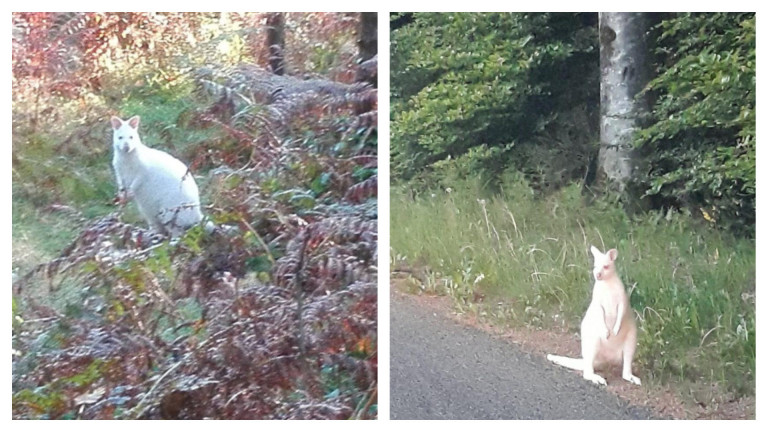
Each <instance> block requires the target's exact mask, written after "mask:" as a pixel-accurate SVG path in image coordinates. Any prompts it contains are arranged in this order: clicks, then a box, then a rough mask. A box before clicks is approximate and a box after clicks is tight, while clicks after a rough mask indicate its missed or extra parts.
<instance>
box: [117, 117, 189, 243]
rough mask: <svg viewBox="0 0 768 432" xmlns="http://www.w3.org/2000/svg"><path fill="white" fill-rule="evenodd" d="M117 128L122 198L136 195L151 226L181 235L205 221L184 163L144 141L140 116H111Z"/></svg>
mask: <svg viewBox="0 0 768 432" xmlns="http://www.w3.org/2000/svg"><path fill="white" fill-rule="evenodd" d="M111 123H112V129H114V131H113V132H114V133H113V138H112V145H113V148H114V156H113V158H112V166H113V168H114V169H115V175H116V177H117V187H118V198H119V199H120V200H121V201H125V200H126V199H128V198H133V199H134V200H135V201H136V205H137V206H138V208H139V212H140V213H141V215H142V216H143V217H144V219H146V221H147V222H148V223H149V225H150V228H152V229H153V230H155V231H157V232H160V233H162V234H167V235H170V236H171V237H177V236H179V235H181V234H182V233H183V232H184V231H185V230H186V229H188V228H190V227H191V226H193V225H195V224H197V223H199V222H200V220H202V218H203V214H202V213H201V212H200V194H199V192H198V189H197V184H196V183H195V179H194V178H193V177H192V173H191V172H190V171H189V168H187V166H186V165H184V163H182V162H181V161H180V160H178V159H176V158H175V157H173V156H171V155H169V154H168V153H165V152H163V151H160V150H156V149H153V148H149V147H147V146H145V145H144V144H142V142H141V139H140V138H139V131H138V128H139V116H135V117H131V119H129V120H128V121H123V120H121V119H119V118H117V117H112V119H111Z"/></svg>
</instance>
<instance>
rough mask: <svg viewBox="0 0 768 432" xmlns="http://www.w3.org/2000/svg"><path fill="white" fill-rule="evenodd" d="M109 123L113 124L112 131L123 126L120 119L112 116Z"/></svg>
mask: <svg viewBox="0 0 768 432" xmlns="http://www.w3.org/2000/svg"><path fill="white" fill-rule="evenodd" d="M109 122H110V123H112V129H120V126H122V125H123V121H122V120H120V118H119V117H115V116H112V118H111V119H109Z"/></svg>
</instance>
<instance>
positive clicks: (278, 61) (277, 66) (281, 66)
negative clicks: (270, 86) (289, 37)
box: [267, 12, 285, 75]
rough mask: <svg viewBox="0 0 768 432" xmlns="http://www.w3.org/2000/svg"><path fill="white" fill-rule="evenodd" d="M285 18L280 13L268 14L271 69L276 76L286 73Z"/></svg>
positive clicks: (268, 46) (268, 50) (268, 45)
mask: <svg viewBox="0 0 768 432" xmlns="http://www.w3.org/2000/svg"><path fill="white" fill-rule="evenodd" d="M284 50H285V17H284V16H283V14H282V13H280V12H272V13H269V14H267V52H269V67H270V69H272V73H274V74H275V75H283V74H284V73H285V60H284V57H283V51H284Z"/></svg>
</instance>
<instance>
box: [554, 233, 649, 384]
mask: <svg viewBox="0 0 768 432" xmlns="http://www.w3.org/2000/svg"><path fill="white" fill-rule="evenodd" d="M591 251H592V256H594V258H595V267H594V269H593V270H592V273H593V274H594V276H595V286H594V288H593V289H592V302H591V303H590V304H589V308H587V313H586V314H585V315H584V319H583V320H582V321H581V358H570V357H561V356H556V355H552V354H549V355H547V359H548V360H550V361H552V362H554V363H556V364H559V365H561V366H565V367H567V368H571V369H576V370H581V371H584V379H586V380H589V381H592V382H593V383H595V384H603V385H605V378H603V377H601V376H600V375H598V374H596V373H595V366H599V365H602V364H604V363H618V362H619V361H621V362H623V364H622V366H623V369H622V374H621V376H622V378H624V379H625V380H627V381H629V382H631V383H633V384H637V385H640V378H638V377H636V376H634V375H632V357H633V356H634V355H635V346H636V344H637V325H636V324H635V317H634V314H633V311H632V308H631V307H630V305H629V296H628V295H627V292H626V291H625V290H624V284H622V283H621V279H619V275H618V274H617V273H616V265H615V263H614V261H615V260H616V257H617V256H618V252H617V251H616V249H611V250H609V251H608V252H607V253H605V254H603V253H602V252H600V250H598V249H597V248H596V247H594V246H592V248H591Z"/></svg>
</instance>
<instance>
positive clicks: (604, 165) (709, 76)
mask: <svg viewBox="0 0 768 432" xmlns="http://www.w3.org/2000/svg"><path fill="white" fill-rule="evenodd" d="M611 15H618V14H603V17H602V18H600V17H599V15H598V14H596V13H394V14H392V15H391V16H390V24H391V52H392V53H391V66H390V68H391V112H390V118H391V126H390V127H391V175H392V179H393V186H392V190H391V196H392V203H391V208H390V210H391V226H392V229H391V262H392V266H393V269H394V272H393V278H394V279H399V280H400V282H401V283H404V284H405V285H407V286H409V287H410V289H411V290H413V291H415V292H432V293H440V294H446V295H449V296H451V297H452V298H453V299H454V300H455V301H454V303H455V306H456V308H457V309H458V310H459V311H461V312H463V313H468V314H470V315H472V316H476V317H479V318H481V319H482V320H486V321H488V322H492V323H496V324H499V325H501V326H511V327H518V326H523V327H530V328H534V329H545V330H554V331H562V332H570V333H576V332H578V326H579V323H580V320H581V317H582V316H583V313H584V311H585V310H586V307H587V304H588V302H589V299H590V295H591V287H592V285H591V280H590V279H591V271H590V270H591V256H590V255H589V252H588V251H589V246H590V245H591V244H593V245H595V246H597V247H598V248H600V249H601V250H607V249H609V248H612V247H616V248H617V249H618V251H619V260H618V267H619V272H620V274H621V275H622V277H623V280H624V283H625V285H626V286H627V288H628V290H629V291H630V292H631V303H632V306H633V308H634V309H635V311H636V313H637V318H638V325H639V329H640V331H639V348H638V353H637V364H638V365H637V368H636V369H637V370H639V371H640V372H638V373H639V374H640V376H642V379H643V384H644V385H645V384H649V385H651V386H656V387H665V386H672V387H673V388H674V389H675V391H676V392H677V393H678V394H679V395H680V396H681V397H682V398H683V399H685V400H686V401H688V402H689V407H690V410H689V417H692V418H704V417H707V418H711V417H716V418H719V417H729V416H735V417H750V416H752V417H753V416H754V392H755V240H754V238H755V196H756V195H755V194H756V191H755V176H756V165H755V149H756V137H755V80H756V77H755V14H754V13H662V14H648V13H641V14H624V15H631V16H630V17H629V18H627V17H625V21H621V22H619V21H615V22H611V23H610V25H608V24H607V23H606V21H607V20H608V19H609V18H613V19H615V18H616V17H615V16H613V17H611ZM601 19H602V20H604V21H601ZM616 29H620V30H621V33H623V34H629V35H630V37H629V38H628V41H627V39H622V38H620V37H617V33H619V31H617V30H616ZM616 53H620V54H621V53H623V54H627V55H626V56H625V57H624V59H625V60H626V59H630V60H631V61H628V62H626V63H625V64H621V63H620V62H619V63H611V62H610V61H608V60H610V59H611V58H612V55H613V54H616ZM617 76H618V79H619V80H621V82H622V83H624V84H623V85H624V87H623V88H622V86H621V85H618V86H617V85H614V84H612V82H611V81H610V79H612V78H616V77H617ZM601 88H602V90H601ZM627 88H628V89H629V92H630V93H631V96H632V98H630V101H629V102H628V107H629V108H628V109H627V110H625V111H618V110H616V109H615V108H616V107H615V106H614V105H612V101H615V100H616V99H617V98H618V96H620V95H621V92H622V91H625V90H627ZM627 121H629V123H631V127H630V128H625V127H623V126H622V125H623V124H625V123H626V122H627ZM621 122H624V123H621ZM616 130H625V131H628V132H629V133H625V134H623V135H620V136H617V137H615V138H616V139H606V138H605V136H606V135H607V133H609V132H615V131H616ZM601 131H602V132H601ZM734 411H736V412H734Z"/></svg>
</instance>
